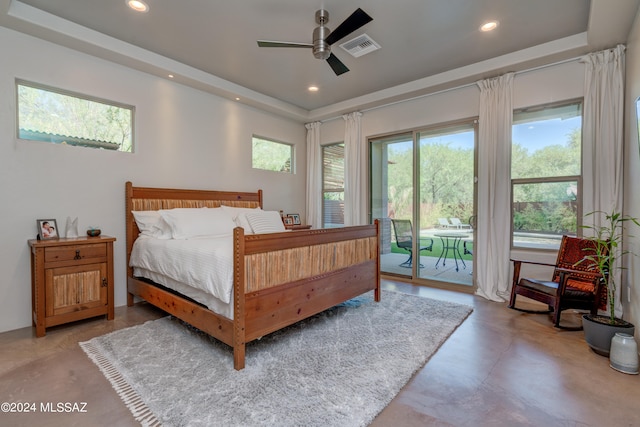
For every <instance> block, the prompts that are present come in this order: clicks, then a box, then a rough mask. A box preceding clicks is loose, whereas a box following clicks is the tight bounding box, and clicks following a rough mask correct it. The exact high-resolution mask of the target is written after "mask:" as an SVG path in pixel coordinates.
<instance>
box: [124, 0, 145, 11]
mask: <svg viewBox="0 0 640 427" xmlns="http://www.w3.org/2000/svg"><path fill="white" fill-rule="evenodd" d="M127 6H129V7H130V8H131V9H133V10H135V11H136V12H148V11H149V5H148V4H146V3H145V2H143V1H142V0H127Z"/></svg>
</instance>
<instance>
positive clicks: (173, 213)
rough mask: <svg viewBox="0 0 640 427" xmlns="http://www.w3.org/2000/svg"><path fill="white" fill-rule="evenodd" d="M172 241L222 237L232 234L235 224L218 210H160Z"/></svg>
mask: <svg viewBox="0 0 640 427" xmlns="http://www.w3.org/2000/svg"><path fill="white" fill-rule="evenodd" d="M160 215H161V216H162V218H163V219H164V220H165V221H166V223H167V224H169V227H170V229H171V236H172V237H173V238H174V239H190V238H192V237H203V236H222V235H228V234H232V233H233V229H234V228H235V226H236V224H235V223H234V222H233V221H232V220H231V218H230V217H229V215H228V214H226V213H224V212H223V211H222V209H219V208H213V209H209V208H193V209H189V208H178V209H167V210H161V211H160Z"/></svg>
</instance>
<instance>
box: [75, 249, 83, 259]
mask: <svg viewBox="0 0 640 427" xmlns="http://www.w3.org/2000/svg"><path fill="white" fill-rule="evenodd" d="M80 258H82V257H81V256H80V249H78V250H76V256H74V257H73V259H80Z"/></svg>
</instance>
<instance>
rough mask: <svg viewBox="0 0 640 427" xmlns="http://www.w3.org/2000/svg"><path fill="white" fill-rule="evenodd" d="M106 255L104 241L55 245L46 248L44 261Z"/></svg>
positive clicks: (102, 256)
mask: <svg viewBox="0 0 640 427" xmlns="http://www.w3.org/2000/svg"><path fill="white" fill-rule="evenodd" d="M105 256H107V245H106V244H104V243H96V244H89V245H81V246H80V245H74V246H54V247H50V248H45V250H44V262H58V261H72V260H81V259H91V258H104V257H105Z"/></svg>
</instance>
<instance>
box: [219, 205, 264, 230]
mask: <svg viewBox="0 0 640 427" xmlns="http://www.w3.org/2000/svg"><path fill="white" fill-rule="evenodd" d="M220 208H222V210H223V211H224V212H226V213H228V214H229V215H230V216H231V219H232V220H233V221H234V222H235V223H236V225H237V226H238V227H242V228H244V232H245V234H253V233H254V231H253V229H252V228H251V224H249V220H248V219H247V213H250V212H256V211H262V209H260V207H257V208H237V207H235V206H225V205H222V206H220Z"/></svg>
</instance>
